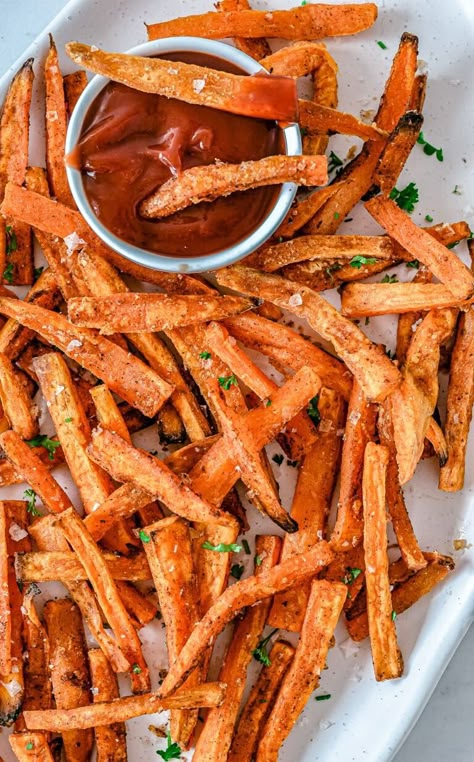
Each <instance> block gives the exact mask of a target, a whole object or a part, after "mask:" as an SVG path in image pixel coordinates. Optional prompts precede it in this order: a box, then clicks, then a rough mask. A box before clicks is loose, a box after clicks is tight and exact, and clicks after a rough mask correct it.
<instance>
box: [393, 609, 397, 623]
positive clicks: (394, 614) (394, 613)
mask: <svg viewBox="0 0 474 762" xmlns="http://www.w3.org/2000/svg"><path fill="white" fill-rule="evenodd" d="M396 618H397V612H396V611H392V622H394V621H395V619H396Z"/></svg>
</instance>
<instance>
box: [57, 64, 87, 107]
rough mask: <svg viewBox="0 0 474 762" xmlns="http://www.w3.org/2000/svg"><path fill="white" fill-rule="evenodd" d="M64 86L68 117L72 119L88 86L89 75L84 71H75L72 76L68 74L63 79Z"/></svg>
mask: <svg viewBox="0 0 474 762" xmlns="http://www.w3.org/2000/svg"><path fill="white" fill-rule="evenodd" d="M63 85H64V96H65V99H66V110H67V116H68V119H70V118H71V115H72V112H73V111H74V109H75V106H76V103H77V101H78V100H79V98H80V97H81V95H82V92H83V90H84V88H85V87H86V85H87V74H86V73H85V71H82V69H79V70H78V71H73V72H71V74H66V75H65V76H64V77H63Z"/></svg>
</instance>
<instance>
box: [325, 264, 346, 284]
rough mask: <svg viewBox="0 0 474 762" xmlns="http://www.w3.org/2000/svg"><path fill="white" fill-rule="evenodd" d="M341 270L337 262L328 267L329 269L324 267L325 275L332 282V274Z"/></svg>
mask: <svg viewBox="0 0 474 762" xmlns="http://www.w3.org/2000/svg"><path fill="white" fill-rule="evenodd" d="M341 268H342V265H341V264H340V263H339V262H334V264H333V265H329V267H326V274H327V275H329V277H330V278H331V280H334V277H333V273H335V272H337V270H340V269H341Z"/></svg>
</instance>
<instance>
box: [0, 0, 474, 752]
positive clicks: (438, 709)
mask: <svg viewBox="0 0 474 762" xmlns="http://www.w3.org/2000/svg"><path fill="white" fill-rule="evenodd" d="M106 1H107V0H102V2H106ZM469 1H470V2H474V0H469ZM110 2H112V3H113V0H110ZM64 5H65V2H64V0H0V74H1V73H3V71H5V70H6V69H7V67H8V66H9V65H10V64H11V63H13V61H14V60H15V59H16V58H17V57H18V56H19V55H20V54H21V53H22V51H23V50H24V49H25V48H26V47H27V46H28V44H29V43H30V42H31V41H32V39H33V38H34V37H35V36H36V35H37V34H38V33H39V32H40V31H41V30H42V29H43V28H44V27H45V26H46V25H47V24H48V22H49V21H50V20H51V19H52V18H54V16H55V15H56V13H57V12H58V11H59V10H60V9H61V8H62V7H63V6H64ZM130 6H131V7H133V0H130ZM472 158H473V157H469V159H468V160H469V161H470V162H472ZM473 675H474V628H471V630H470V631H469V633H468V634H467V636H466V638H465V639H464V641H463V643H462V644H461V646H460V648H459V650H458V651H457V653H456V654H455V656H454V658H453V660H452V662H451V663H450V665H449V666H448V668H447V670H446V672H445V674H444V676H443V677H442V679H441V681H440V683H439V685H438V687H437V688H436V690H435V692H434V694H433V696H432V698H431V700H430V702H429V703H428V705H427V707H426V709H425V710H424V712H423V714H422V716H421V718H420V720H419V721H418V723H417V725H416V726H415V728H414V730H413V731H412V733H411V735H410V736H409V737H408V739H407V740H406V742H405V744H404V745H403V747H402V748H401V750H400V751H399V752H398V754H397V755H396V757H395V758H394V762H422V761H423V760H425V759H429V760H431V761H432V762H441V760H446V762H467V761H468V760H471V759H473V758H474V724H473V716H474V685H473V682H474V681H473ZM400 709H401V711H403V707H401V708H400ZM376 732H377V731H376V729H375V728H374V733H376ZM295 762H296V761H295Z"/></svg>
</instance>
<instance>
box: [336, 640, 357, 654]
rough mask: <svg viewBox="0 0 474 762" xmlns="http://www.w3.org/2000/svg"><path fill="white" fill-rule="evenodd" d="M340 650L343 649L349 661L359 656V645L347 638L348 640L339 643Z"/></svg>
mask: <svg viewBox="0 0 474 762" xmlns="http://www.w3.org/2000/svg"><path fill="white" fill-rule="evenodd" d="M339 648H340V649H341V651H342V653H343V654H344V656H345V657H346V659H349V657H350V656H357V654H358V653H359V646H358V645H357V643H354V641H353V640H352V638H346V640H343V641H342V643H339Z"/></svg>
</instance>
